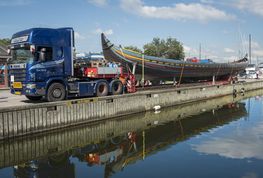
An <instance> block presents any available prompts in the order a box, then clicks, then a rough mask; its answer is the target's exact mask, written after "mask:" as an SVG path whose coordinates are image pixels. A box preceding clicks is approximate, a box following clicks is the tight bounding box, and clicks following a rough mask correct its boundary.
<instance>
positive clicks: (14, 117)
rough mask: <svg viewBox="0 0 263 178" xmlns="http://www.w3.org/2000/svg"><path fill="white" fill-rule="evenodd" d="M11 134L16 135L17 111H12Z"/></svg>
mask: <svg viewBox="0 0 263 178" xmlns="http://www.w3.org/2000/svg"><path fill="white" fill-rule="evenodd" d="M13 130H14V132H13V134H14V136H17V130H18V119H17V111H14V112H13Z"/></svg>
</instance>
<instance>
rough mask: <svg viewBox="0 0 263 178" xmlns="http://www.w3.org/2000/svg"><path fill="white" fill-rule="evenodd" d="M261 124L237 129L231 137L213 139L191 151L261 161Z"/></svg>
mask: <svg viewBox="0 0 263 178" xmlns="http://www.w3.org/2000/svg"><path fill="white" fill-rule="evenodd" d="M262 135H263V123H262V122H260V123H258V124H257V125H256V126H255V127H252V128H246V129H245V128H237V130H233V132H232V133H231V135H229V136H228V135H225V136H224V137H213V138H212V139H210V140H207V141H204V142H202V143H201V144H196V145H193V147H192V148H193V149H194V150H195V151H197V152H200V153H204V154H217V155H220V156H223V157H227V158H232V159H245V158H246V159H251V158H256V159H260V160H263V149H262V147H263V137H262Z"/></svg>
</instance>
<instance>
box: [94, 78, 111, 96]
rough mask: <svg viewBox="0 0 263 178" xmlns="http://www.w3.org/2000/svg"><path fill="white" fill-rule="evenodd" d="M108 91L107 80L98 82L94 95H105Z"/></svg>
mask: <svg viewBox="0 0 263 178" xmlns="http://www.w3.org/2000/svg"><path fill="white" fill-rule="evenodd" d="M108 93H109V87H108V84H107V82H104V81H103V82H99V83H98V84H97V88H96V96H107V95H108Z"/></svg>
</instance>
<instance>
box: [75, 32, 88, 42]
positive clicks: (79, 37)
mask: <svg viewBox="0 0 263 178" xmlns="http://www.w3.org/2000/svg"><path fill="white" fill-rule="evenodd" d="M74 34H75V39H79V40H84V39H86V38H85V37H84V36H82V35H80V33H78V32H75V33H74Z"/></svg>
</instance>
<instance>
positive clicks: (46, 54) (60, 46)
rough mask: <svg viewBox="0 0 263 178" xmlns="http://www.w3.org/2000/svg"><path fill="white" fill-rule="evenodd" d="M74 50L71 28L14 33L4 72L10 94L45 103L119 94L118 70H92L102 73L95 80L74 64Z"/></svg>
mask: <svg viewBox="0 0 263 178" xmlns="http://www.w3.org/2000/svg"><path fill="white" fill-rule="evenodd" d="M74 49H75V47H74V30H73V28H58V29H51V28H31V29H28V30H24V31H21V32H18V33H15V34H14V35H13V36H12V39H11V45H10V51H11V56H12V58H11V60H10V61H9V69H8V70H9V77H10V90H11V93H13V94H18V95H25V96H26V97H27V98H28V99H30V100H40V99H42V98H44V99H45V100H47V101H60V100H64V99H66V98H68V97H86V96H94V95H96V96H106V95H108V94H121V93H122V91H123V88H124V87H123V82H122V81H121V80H119V78H118V77H119V76H120V75H122V74H121V73H120V72H119V68H116V70H115V69H112V68H109V67H101V68H96V71H98V72H101V71H102V72H104V73H100V74H99V75H98V76H101V77H97V78H94V77H89V76H88V75H84V73H83V70H86V69H87V67H86V66H84V67H83V66H82V67H79V66H77V65H75V64H74ZM112 71H113V72H112ZM112 74H113V75H112ZM107 76H108V77H107Z"/></svg>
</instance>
